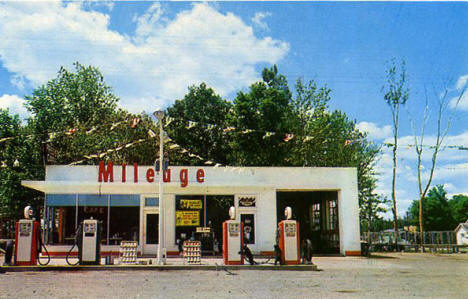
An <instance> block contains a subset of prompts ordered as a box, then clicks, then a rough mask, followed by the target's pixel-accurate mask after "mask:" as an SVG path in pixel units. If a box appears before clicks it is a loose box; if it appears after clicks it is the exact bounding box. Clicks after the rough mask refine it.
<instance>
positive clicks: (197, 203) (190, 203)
mask: <svg viewBox="0 0 468 299" xmlns="http://www.w3.org/2000/svg"><path fill="white" fill-rule="evenodd" d="M202 208H203V202H202V201H201V200H199V199H181V200H180V209H181V210H201V209H202Z"/></svg>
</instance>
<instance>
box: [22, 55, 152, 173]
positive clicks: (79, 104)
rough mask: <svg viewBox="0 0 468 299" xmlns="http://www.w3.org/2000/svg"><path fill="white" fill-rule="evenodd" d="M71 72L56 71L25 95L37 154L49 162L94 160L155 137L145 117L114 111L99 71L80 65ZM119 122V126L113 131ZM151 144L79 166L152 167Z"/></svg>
mask: <svg viewBox="0 0 468 299" xmlns="http://www.w3.org/2000/svg"><path fill="white" fill-rule="evenodd" d="M74 68H75V70H74V72H73V71H69V70H67V69H65V68H64V67H61V68H60V70H59V72H58V75H57V77H56V78H55V79H52V80H50V81H49V82H47V84H45V85H42V86H40V87H39V88H37V89H35V90H34V91H33V92H32V95H30V96H26V107H27V108H28V110H29V111H30V112H31V115H32V117H31V120H30V124H29V125H30V126H31V127H32V129H33V132H34V139H35V141H36V143H37V145H38V146H39V145H45V146H44V147H42V150H43V152H44V156H46V157H47V159H48V161H49V162H51V163H54V164H68V163H72V162H76V161H80V160H82V159H83V157H84V155H99V154H102V153H103V152H106V151H107V150H109V149H114V148H117V147H119V146H120V145H122V144H128V143H130V142H132V141H134V140H138V139H146V138H147V137H148V130H149V129H152V130H154V131H156V132H158V131H157V130H156V129H155V126H154V124H153V122H152V121H151V119H150V118H149V117H148V116H137V115H132V114H129V113H128V112H127V111H125V110H122V109H120V108H119V107H118V105H117V103H118V101H119V99H118V98H117V97H116V96H115V95H114V94H113V92H112V89H111V88H110V87H109V86H108V85H107V84H106V83H105V81H104V77H103V75H102V74H101V72H100V71H99V69H97V68H95V67H92V66H87V67H86V66H83V65H81V64H79V63H75V64H74ZM135 120H137V121H135ZM118 122H123V123H122V124H121V125H119V126H114V125H115V123H118ZM132 122H134V124H132ZM156 142H157V138H154V139H152V140H150V141H149V142H145V143H142V144H139V146H138V147H137V148H132V150H129V148H125V149H124V150H121V151H115V152H111V153H109V154H106V155H104V156H102V157H96V158H94V159H90V160H87V161H85V162H84V163H90V164H95V163H97V161H98V160H100V159H106V158H107V159H111V160H113V161H114V162H116V163H118V162H127V163H131V162H133V161H138V162H140V163H150V164H152V163H153V161H154V159H155V156H156V150H155V149H156ZM45 162H47V161H45Z"/></svg>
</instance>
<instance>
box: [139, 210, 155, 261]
mask: <svg viewBox="0 0 468 299" xmlns="http://www.w3.org/2000/svg"><path fill="white" fill-rule="evenodd" d="M144 222H145V226H144V233H143V253H144V254H156V252H157V249H158V245H157V244H158V243H159V240H158V237H159V214H158V213H155V212H145V213H144Z"/></svg>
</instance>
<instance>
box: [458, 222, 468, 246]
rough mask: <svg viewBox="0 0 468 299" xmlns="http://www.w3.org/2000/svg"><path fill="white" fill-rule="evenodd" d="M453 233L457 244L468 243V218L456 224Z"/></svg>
mask: <svg viewBox="0 0 468 299" xmlns="http://www.w3.org/2000/svg"><path fill="white" fill-rule="evenodd" d="M455 235H456V236H457V245H468V220H466V222H465V223H460V224H459V225H458V226H457V228H456V229H455Z"/></svg>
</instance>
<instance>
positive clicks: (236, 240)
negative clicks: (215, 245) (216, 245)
mask: <svg viewBox="0 0 468 299" xmlns="http://www.w3.org/2000/svg"><path fill="white" fill-rule="evenodd" d="M229 216H230V218H231V219H230V220H226V221H224V222H223V262H224V264H225V265H243V264H244V253H243V250H242V247H243V245H244V234H243V232H244V227H243V224H242V223H241V222H240V221H237V220H236V208H234V207H231V208H230V209H229Z"/></svg>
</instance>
